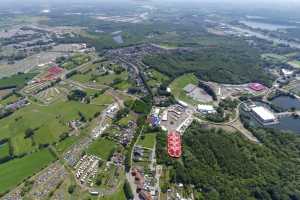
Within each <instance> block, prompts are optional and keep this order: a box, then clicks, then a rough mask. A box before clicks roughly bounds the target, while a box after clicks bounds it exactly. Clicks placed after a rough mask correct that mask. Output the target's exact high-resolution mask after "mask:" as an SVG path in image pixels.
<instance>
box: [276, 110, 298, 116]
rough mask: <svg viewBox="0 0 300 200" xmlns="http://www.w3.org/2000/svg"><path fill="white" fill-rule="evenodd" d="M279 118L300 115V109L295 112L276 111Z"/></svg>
mask: <svg viewBox="0 0 300 200" xmlns="http://www.w3.org/2000/svg"><path fill="white" fill-rule="evenodd" d="M274 115H275V116H276V117H277V118H282V117H289V116H292V115H298V116H300V111H294V112H281V113H275V114H274Z"/></svg>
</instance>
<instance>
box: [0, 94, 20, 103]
mask: <svg viewBox="0 0 300 200" xmlns="http://www.w3.org/2000/svg"><path fill="white" fill-rule="evenodd" d="M18 99H19V97H18V96H17V95H14V94H13V95H10V96H9V97H7V98H5V99H3V100H1V101H0V105H8V104H11V103H13V102H15V101H17V100H18Z"/></svg>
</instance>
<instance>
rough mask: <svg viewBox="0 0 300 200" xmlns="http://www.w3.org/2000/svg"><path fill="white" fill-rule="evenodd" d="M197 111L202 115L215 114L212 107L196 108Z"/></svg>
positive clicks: (201, 106)
mask: <svg viewBox="0 0 300 200" xmlns="http://www.w3.org/2000/svg"><path fill="white" fill-rule="evenodd" d="M197 110H198V111H199V112H201V113H203V114H213V113H216V110H215V108H214V107H213V106H212V105H201V104H199V105H198V106H197Z"/></svg>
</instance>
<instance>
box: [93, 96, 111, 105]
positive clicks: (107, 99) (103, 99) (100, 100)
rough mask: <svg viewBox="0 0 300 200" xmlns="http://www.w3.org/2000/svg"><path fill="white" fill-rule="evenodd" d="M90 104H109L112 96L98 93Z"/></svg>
mask: <svg viewBox="0 0 300 200" xmlns="http://www.w3.org/2000/svg"><path fill="white" fill-rule="evenodd" d="M91 103H92V104H97V105H106V104H111V103H113V98H112V96H110V95H105V94H103V95H100V96H98V97H96V98H94V99H92V101H91Z"/></svg>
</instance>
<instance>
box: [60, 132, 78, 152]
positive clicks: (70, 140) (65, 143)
mask: <svg viewBox="0 0 300 200" xmlns="http://www.w3.org/2000/svg"><path fill="white" fill-rule="evenodd" d="M77 140H78V137H76V136H70V137H68V138H66V139H65V140H63V141H61V142H59V143H58V144H57V145H56V146H55V149H56V151H57V153H59V154H62V153H64V152H65V151H66V150H67V149H68V148H69V147H70V146H72V145H73V144H74V143H75V142H76V141H77Z"/></svg>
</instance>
